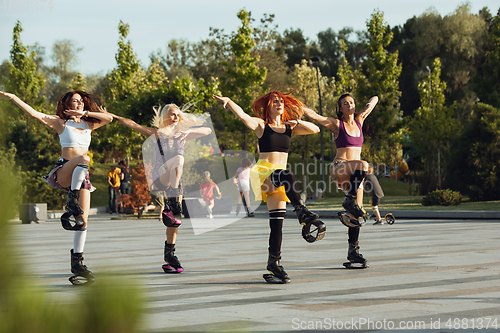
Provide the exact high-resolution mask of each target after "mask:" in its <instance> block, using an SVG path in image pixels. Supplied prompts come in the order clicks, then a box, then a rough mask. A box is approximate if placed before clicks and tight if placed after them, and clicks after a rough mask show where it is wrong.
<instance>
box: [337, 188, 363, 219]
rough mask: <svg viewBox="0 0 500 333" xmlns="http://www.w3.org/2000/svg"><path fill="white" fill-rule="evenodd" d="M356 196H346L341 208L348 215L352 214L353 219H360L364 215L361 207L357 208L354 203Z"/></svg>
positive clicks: (356, 204)
mask: <svg viewBox="0 0 500 333" xmlns="http://www.w3.org/2000/svg"><path fill="white" fill-rule="evenodd" d="M356 199H357V196H355V195H351V194H347V195H346V196H345V198H344V202H342V207H344V209H345V210H346V211H347V212H348V213H349V214H352V215H353V216H354V217H355V218H358V217H362V216H363V215H365V214H364V212H363V210H362V209H361V207H359V206H358V203H357V202H356Z"/></svg>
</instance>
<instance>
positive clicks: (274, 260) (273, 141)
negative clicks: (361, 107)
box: [214, 91, 319, 283]
mask: <svg viewBox="0 0 500 333" xmlns="http://www.w3.org/2000/svg"><path fill="white" fill-rule="evenodd" d="M214 98H215V99H216V100H218V101H221V102H222V103H223V104H224V108H226V107H227V106H229V109H230V110H231V111H232V112H233V113H234V114H235V115H236V116H237V117H238V118H239V119H241V121H243V123H244V124H245V125H246V126H247V127H248V128H250V129H251V130H252V131H254V132H255V134H256V135H257V137H258V139H259V149H260V153H259V161H258V162H257V163H256V164H255V165H254V166H253V167H252V169H251V171H250V181H251V184H252V189H253V191H254V193H255V199H256V200H264V201H265V202H267V208H268V210H269V226H270V228H271V232H270V235H269V258H268V262H267V270H268V271H269V273H270V274H265V275H264V279H266V281H267V282H269V283H289V282H290V278H289V277H288V274H287V273H286V272H285V270H284V269H283V266H281V264H280V260H281V242H282V228H283V220H284V218H285V215H286V203H287V202H291V203H292V205H293V207H294V210H295V212H296V214H297V217H298V219H299V223H300V224H302V225H306V224H308V223H311V222H313V221H315V220H316V219H317V218H318V215H317V214H315V213H312V212H310V211H309V210H308V209H307V207H306V206H305V205H304V203H303V202H302V201H301V199H300V194H299V191H298V189H297V188H296V184H295V176H294V175H293V173H292V172H291V171H289V170H286V164H287V161H288V151H289V148H290V142H291V136H292V135H307V134H315V133H318V132H319V128H318V126H316V125H314V124H313V123H310V122H308V121H301V120H299V119H300V118H301V117H302V114H303V110H304V109H305V105H304V104H302V102H300V101H299V100H298V99H296V98H294V97H292V96H290V94H284V93H282V92H279V91H271V92H269V93H267V94H265V95H264V96H261V97H259V98H257V99H256V100H255V101H254V102H253V103H252V111H253V113H254V114H255V115H256V117H251V116H249V115H248V114H247V113H245V111H243V109H242V108H241V107H240V106H239V105H238V104H236V103H235V102H233V101H232V100H231V99H229V98H228V97H220V96H214Z"/></svg>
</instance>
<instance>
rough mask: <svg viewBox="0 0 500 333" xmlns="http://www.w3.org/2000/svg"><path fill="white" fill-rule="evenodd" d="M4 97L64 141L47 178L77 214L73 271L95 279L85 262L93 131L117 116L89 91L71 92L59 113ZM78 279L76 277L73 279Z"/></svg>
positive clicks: (59, 105) (2, 95) (0, 95)
mask: <svg viewBox="0 0 500 333" xmlns="http://www.w3.org/2000/svg"><path fill="white" fill-rule="evenodd" d="M0 99H10V100H12V101H13V102H14V103H16V104H17V106H19V107H20V108H21V109H22V110H23V111H25V112H26V113H28V114H29V115H30V116H31V117H33V118H35V119H36V120H38V121H40V122H41V123H42V124H44V125H47V126H48V127H50V128H51V129H53V130H55V131H56V132H57V134H58V135H59V141H60V142H61V148H62V152H61V156H60V158H59V160H58V161H57V163H56V165H55V167H54V168H53V169H52V170H51V171H50V173H49V174H48V175H46V176H44V179H45V181H46V182H47V183H48V184H49V185H51V186H52V187H54V188H57V189H63V190H65V191H66V192H68V197H67V199H66V206H65V208H66V211H67V212H68V213H70V214H71V215H73V216H74V217H75V222H76V224H75V226H74V227H73V230H75V235H74V239H73V249H72V250H71V272H72V273H73V274H75V276H82V277H84V278H86V279H87V281H90V280H92V272H91V271H89V270H88V269H87V266H85V265H83V264H82V263H83V256H82V254H83V248H84V245H85V241H86V238H87V222H88V220H87V219H88V215H89V209H90V192H92V191H94V190H95V188H94V187H93V186H92V184H91V183H90V180H89V176H88V168H89V162H90V158H89V156H88V155H87V152H88V150H89V146H90V133H91V132H92V131H93V130H95V129H97V128H99V127H101V126H104V125H106V124H108V123H110V122H111V121H112V120H113V118H112V117H111V115H110V114H108V113H105V108H103V107H102V106H101V102H100V100H99V98H98V97H96V96H94V95H91V94H88V93H86V92H83V91H80V90H75V91H69V92H67V93H66V94H64V95H63V96H62V97H61V98H59V102H58V103H57V110H56V115H48V114H45V113H42V112H38V111H35V110H34V109H33V108H32V107H31V106H29V105H28V104H26V103H25V102H23V101H22V100H21V99H19V97H17V96H16V95H14V94H10V93H6V92H3V91H0ZM71 281H72V282H74V281H73V280H71Z"/></svg>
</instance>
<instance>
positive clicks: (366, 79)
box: [354, 11, 402, 158]
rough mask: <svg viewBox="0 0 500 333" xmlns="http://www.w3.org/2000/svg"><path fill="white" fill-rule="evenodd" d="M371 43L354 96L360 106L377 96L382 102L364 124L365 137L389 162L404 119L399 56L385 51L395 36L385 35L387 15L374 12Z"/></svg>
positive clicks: (397, 141) (369, 26)
mask: <svg viewBox="0 0 500 333" xmlns="http://www.w3.org/2000/svg"><path fill="white" fill-rule="evenodd" d="M366 25H367V27H368V34H369V42H368V43H365V47H366V49H367V52H368V58H367V59H366V60H365V61H364V62H363V63H362V64H361V68H360V70H359V72H358V73H357V74H358V75H357V87H356V91H355V92H354V94H355V97H356V100H357V101H358V103H364V102H365V101H368V100H369V98H370V97H372V96H374V95H377V96H378V97H379V100H380V102H379V103H378V105H377V107H376V109H375V110H374V111H373V115H372V116H371V117H370V118H369V119H368V120H367V121H365V124H366V126H367V127H368V128H367V129H366V131H365V132H366V133H367V134H368V136H369V137H370V142H371V144H372V145H371V146H370V148H371V150H372V153H373V154H375V152H376V153H377V154H379V155H381V156H386V155H387V156H386V157H387V158H390V155H391V152H390V148H391V147H394V146H395V145H397V144H398V143H399V142H401V132H400V127H401V116H402V112H401V111H400V109H399V96H400V95H401V92H400V91H399V81H398V79H399V75H400V74H401V64H398V52H394V53H389V52H388V51H387V50H386V48H387V47H388V45H389V44H390V42H391V40H392V37H393V34H392V33H391V32H389V33H386V32H387V30H388V26H387V23H386V22H385V21H384V14H383V13H382V12H380V11H375V12H374V13H373V14H372V16H371V18H370V20H368V21H367V24H366Z"/></svg>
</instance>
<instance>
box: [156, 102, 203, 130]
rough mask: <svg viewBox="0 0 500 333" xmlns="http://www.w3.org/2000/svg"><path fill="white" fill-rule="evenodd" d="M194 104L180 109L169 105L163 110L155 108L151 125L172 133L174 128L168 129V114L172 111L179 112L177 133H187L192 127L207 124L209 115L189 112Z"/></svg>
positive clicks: (188, 104) (174, 105)
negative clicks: (176, 110)
mask: <svg viewBox="0 0 500 333" xmlns="http://www.w3.org/2000/svg"><path fill="white" fill-rule="evenodd" d="M193 104H194V103H187V104H184V105H183V106H182V107H178V106H177V105H176V104H173V103H172V104H167V105H165V106H164V107H163V108H162V107H161V106H158V107H153V110H154V115H153V120H152V121H151V124H152V125H153V127H155V128H157V129H159V130H163V131H165V132H170V131H171V130H173V128H169V127H168V119H167V116H168V113H169V111H170V110H173V109H178V110H179V123H178V124H177V126H176V128H175V130H176V131H185V130H188V129H189V128H191V127H197V126H201V125H203V124H204V123H205V121H206V119H207V118H208V114H206V113H203V114H192V113H188V112H187V111H188V110H189V108H190V107H191V106H192V105H193Z"/></svg>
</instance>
